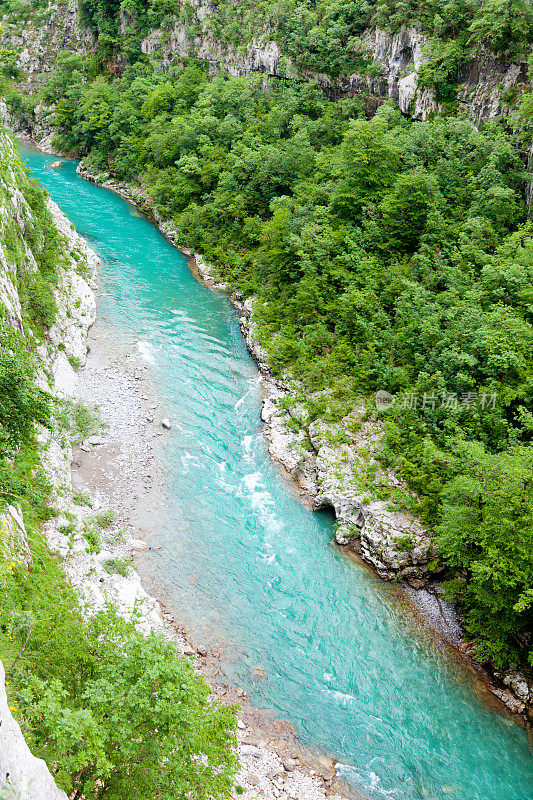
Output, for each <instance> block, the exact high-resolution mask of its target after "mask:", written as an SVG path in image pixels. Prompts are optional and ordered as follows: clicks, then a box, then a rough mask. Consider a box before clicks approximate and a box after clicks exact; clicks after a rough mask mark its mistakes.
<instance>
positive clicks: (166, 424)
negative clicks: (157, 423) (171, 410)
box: [161, 417, 172, 431]
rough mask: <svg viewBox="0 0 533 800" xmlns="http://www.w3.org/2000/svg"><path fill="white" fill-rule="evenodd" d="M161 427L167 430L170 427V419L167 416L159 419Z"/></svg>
mask: <svg viewBox="0 0 533 800" xmlns="http://www.w3.org/2000/svg"><path fill="white" fill-rule="evenodd" d="M161 427H162V428H165V430H167V431H169V430H170V429H171V427H172V425H171V424H170V420H169V419H168V418H167V417H164V418H163V419H162V420H161Z"/></svg>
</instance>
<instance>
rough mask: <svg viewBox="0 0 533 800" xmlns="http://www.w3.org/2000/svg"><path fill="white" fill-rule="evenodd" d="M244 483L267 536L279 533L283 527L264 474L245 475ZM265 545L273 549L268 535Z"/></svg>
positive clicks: (252, 473)
mask: <svg viewBox="0 0 533 800" xmlns="http://www.w3.org/2000/svg"><path fill="white" fill-rule="evenodd" d="M252 438H253V437H252ZM242 483H243V484H244V486H245V488H246V490H247V492H248V496H249V498H250V502H251V505H252V508H253V510H254V511H257V512H258V518H259V522H260V523H261V525H262V527H263V529H264V530H265V532H266V534H269V533H270V534H274V533H279V531H280V530H281V529H282V527H283V525H282V523H281V520H280V519H278V517H277V515H276V513H275V511H274V507H275V503H274V498H273V497H272V495H271V494H270V492H268V491H267V490H266V489H265V485H264V483H263V475H262V473H261V472H251V473H250V474H249V475H244V476H243V478H242ZM264 544H265V546H266V547H272V543H271V542H270V538H269V536H268V535H266V536H265V538H264Z"/></svg>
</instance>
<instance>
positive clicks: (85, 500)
mask: <svg viewBox="0 0 533 800" xmlns="http://www.w3.org/2000/svg"><path fill="white" fill-rule="evenodd" d="M72 502H73V503H75V504H76V505H77V506H89V507H91V506H92V501H91V498H90V497H89V495H88V494H84V492H73V494H72Z"/></svg>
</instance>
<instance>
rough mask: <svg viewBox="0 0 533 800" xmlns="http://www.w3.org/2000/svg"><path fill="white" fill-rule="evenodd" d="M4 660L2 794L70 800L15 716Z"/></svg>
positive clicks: (0, 677) (0, 681) (0, 687)
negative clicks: (29, 741)
mask: <svg viewBox="0 0 533 800" xmlns="http://www.w3.org/2000/svg"><path fill="white" fill-rule="evenodd" d="M4 680H5V673H4V667H3V665H2V662H0V797H2V798H5V799H6V800H11V798H13V800H67V795H66V794H65V792H62V791H61V790H60V789H58V787H57V786H56V784H55V782H54V779H53V777H52V776H51V774H50V772H49V770H48V767H47V766H46V764H45V762H44V761H43V760H42V759H41V758H36V757H35V756H34V755H33V754H32V752H31V750H30V748H29V747H28V745H27V744H26V740H25V739H24V736H23V735H22V731H21V729H20V725H19V724H18V722H17V721H16V720H15V719H14V718H13V715H12V713H11V708H10V706H9V703H8V699H7V695H6V687H5V682H4Z"/></svg>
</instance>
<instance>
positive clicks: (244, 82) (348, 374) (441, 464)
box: [3, 0, 533, 667]
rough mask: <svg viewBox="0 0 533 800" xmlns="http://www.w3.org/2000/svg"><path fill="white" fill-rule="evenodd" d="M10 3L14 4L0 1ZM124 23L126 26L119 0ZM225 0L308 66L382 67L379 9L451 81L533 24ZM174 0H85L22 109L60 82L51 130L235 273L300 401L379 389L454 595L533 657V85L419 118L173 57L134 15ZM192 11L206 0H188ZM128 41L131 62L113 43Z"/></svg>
mask: <svg viewBox="0 0 533 800" xmlns="http://www.w3.org/2000/svg"><path fill="white" fill-rule="evenodd" d="M3 5H7V4H6V3H4V4H3ZM120 11H122V12H126V13H127V14H128V15H129V17H128V19H129V22H130V24H129V27H128V26H127V27H126V28H125V30H124V29H123V30H122V31H121V32H119V25H118V20H119V12H120ZM234 11H235V7H234V4H232V3H229V2H227V1H226V2H221V3H219V4H217V5H216V7H215V11H214V13H213V15H212V17H211V18H210V19H209V20H208V21H206V24H208V25H209V26H210V27H211V30H212V31H213V33H214V35H215V36H216V38H217V39H219V40H220V41H226V42H228V43H230V44H232V45H233V46H235V47H241V46H244V45H245V44H246V43H247V42H248V41H250V40H251V38H252V35H253V31H254V26H255V27H256V26H258V25H261V24H263V22H264V24H265V25H271V26H273V27H274V29H275V36H276V38H277V40H278V42H280V43H281V45H282V46H283V52H284V53H286V54H287V56H289V57H290V59H291V60H292V62H293V63H294V64H296V65H297V66H298V68H299V69H301V70H309V71H311V72H316V71H323V72H326V73H328V74H329V75H331V76H339V75H342V74H346V73H347V72H349V71H351V70H354V69H356V68H357V69H359V70H361V71H363V72H364V71H365V70H367V71H370V72H371V71H372V69H373V68H374V66H373V64H372V63H370V62H368V59H367V56H366V55H365V51H364V48H361V47H360V46H359V44H360V37H361V34H362V33H363V32H364V30H365V29H366V28H367V27H368V25H369V24H370V23H372V24H381V25H383V26H385V27H386V28H388V29H390V30H397V29H399V27H400V26H401V25H403V24H413V23H416V24H417V25H418V27H419V28H420V29H421V30H422V31H424V32H425V33H426V34H427V35H428V36H429V37H430V39H429V42H430V45H429V51H428V52H429V58H428V61H427V63H426V65H425V66H424V68H423V69H422V70H421V75H420V83H419V85H421V86H427V87H431V88H433V89H434V90H435V92H436V96H437V98H438V99H441V100H443V101H445V102H450V101H453V99H454V97H455V92H456V88H457V83H458V76H459V74H460V70H461V67H462V64H463V62H464V59H465V58H466V54H467V53H468V52H469V51H470V50H471V49H472V48H475V47H477V46H480V45H482V46H483V47H485V49H486V50H488V51H490V52H491V53H492V54H493V55H494V56H496V57H499V58H503V59H507V60H510V59H512V58H513V57H516V56H517V54H518V53H523V52H524V48H525V47H526V45H527V43H528V42H530V41H531V36H532V32H533V7H532V6H531V4H530V3H528V2H526V0H487V1H486V2H484V3H478V2H474V1H473V0H456V2H450V3H441V2H439V3H437V2H435V0H427V2H424V1H423V0H418V1H417V0H412V1H411V0H409V1H408V2H399V1H398V0H381V1H380V2H370V1H369V2H365V1H364V0H355V1H354V2H347V3H341V2H328V3H320V4H318V3H315V2H313V1H312V0H309V1H308V2H305V3H302V2H295V0H279V1H278V2H275V3H273V4H266V3H259V4H255V3H254V4H251V3H250V4H249V5H248V4H247V3H241V4H239V12H240V14H241V13H242V18H241V17H239V20H238V22H237V21H236V16H235V13H234ZM174 13H175V11H174V9H173V4H170V3H168V2H165V0H159V1H158V2H156V0H150V2H143V1H142V0H123V2H122V3H121V4H119V3H118V2H116V1H115V0H97V1H96V2H94V0H84V1H83V3H82V17H83V20H84V21H85V24H86V25H87V26H89V27H90V28H91V29H92V31H93V32H94V33H95V35H97V37H98V42H99V46H98V48H97V49H96V51H95V53H93V54H91V55H89V56H87V55H82V54H79V53H72V52H63V53H61V54H60V56H59V58H58V59H57V63H56V65H55V68H54V69H53V71H52V72H51V73H50V75H49V76H48V78H47V81H46V82H45V84H44V85H43V86H42V88H41V89H40V94H39V97H38V98H36V97H33V98H26V97H23V96H21V95H20V93H19V92H17V90H12V89H8V91H7V102H8V105H9V106H10V107H11V109H12V110H16V111H18V112H19V113H22V114H28V115H31V113H32V107H33V106H34V105H35V103H36V102H37V101H38V100H42V101H44V102H45V103H47V104H49V105H52V106H54V108H55V112H54V120H53V124H54V127H55V131H56V137H55V142H56V144H57V146H58V147H59V148H60V149H62V150H64V151H67V152H75V153H78V154H80V155H82V156H84V157H85V163H86V164H87V165H88V166H89V167H90V169H92V171H93V172H95V173H111V174H112V175H113V176H114V177H116V178H118V179H120V180H123V181H129V182H132V183H136V184H141V185H142V186H143V187H144V189H145V190H146V191H147V192H148V194H149V196H150V197H151V198H152V201H153V204H154V207H155V208H156V209H157V211H158V212H159V213H160V214H161V215H162V216H163V217H165V218H167V219H171V220H173V222H174V223H175V225H176V228H177V230H178V232H179V235H180V237H181V239H182V241H183V243H184V244H187V245H188V246H190V247H192V248H194V249H196V250H197V251H199V252H201V253H202V254H203V255H204V256H205V258H206V260H207V261H209V262H210V263H212V264H213V265H214V267H215V268H216V270H217V272H218V274H219V276H220V277H221V278H223V279H224V280H226V281H228V282H229V284H230V285H231V287H232V288H233V289H235V290H237V291H239V292H240V293H241V294H242V295H243V296H249V295H256V296H257V298H258V301H259V302H258V303H257V309H258V314H259V316H258V322H259V326H260V335H261V341H262V344H263V345H264V346H265V347H266V348H267V350H268V353H269V356H270V360H271V364H272V368H273V371H274V373H275V374H277V375H281V374H290V375H291V376H292V377H293V378H295V379H297V380H298V381H299V385H300V387H301V399H304V400H305V402H306V403H307V406H308V411H309V415H310V419H316V418H318V417H322V418H326V419H342V418H343V417H344V416H345V415H346V414H348V413H349V412H350V411H351V410H352V409H353V408H354V406H355V405H356V404H357V403H360V401H361V398H366V401H367V402H368V403H369V407H370V405H371V398H372V397H373V395H374V393H375V392H377V391H385V392H388V393H389V394H390V395H391V396H392V397H393V398H394V402H393V404H392V405H391V406H390V407H389V408H387V409H383V410H380V411H379V418H380V423H381V426H382V430H383V449H382V453H381V459H382V461H383V464H384V465H386V466H387V467H393V468H394V470H396V471H397V473H398V474H399V475H401V476H402V478H403V479H405V481H406V482H407V483H408V485H409V486H410V487H411V489H412V490H413V495H412V497H411V499H410V510H411V511H413V512H414V513H416V514H417V515H418V516H419V517H420V518H421V520H422V521H423V522H424V524H426V525H428V526H430V527H431V528H432V529H433V530H434V531H435V533H436V537H437V542H438V546H439V551H440V556H439V559H440V564H441V565H443V566H444V567H445V568H446V579H447V580H446V583H447V588H448V591H449V595H450V596H452V597H455V598H457V599H458V600H459V601H460V603H461V605H462V607H463V608H464V614H465V625H466V629H467V631H468V633H469V634H470V636H471V637H472V638H473V640H474V642H475V643H476V648H477V653H478V655H479V657H480V658H481V659H483V660H487V661H491V662H493V663H494V664H495V665H496V666H498V667H503V666H507V665H510V664H518V663H523V662H524V661H525V660H526V659H528V658H529V661H530V663H531V664H532V665H533V649H532V644H533V643H532V640H531V630H532V629H533V591H532V589H531V586H532V585H533V558H532V552H533V547H532V545H533V363H532V360H533V356H532V344H533V326H532V322H533V235H532V225H531V221H530V219H529V216H528V209H527V205H526V201H525V198H526V190H527V186H528V180H530V178H528V175H527V171H526V161H527V159H526V153H527V148H528V146H529V143H530V140H531V131H532V128H533V111H532V109H533V103H532V100H531V95H530V94H524V95H523V96H522V97H521V98H517V104H516V110H515V112H514V113H513V114H512V115H511V116H510V117H508V118H506V119H495V120H493V121H491V122H487V123H484V124H476V123H475V122H474V121H473V120H472V119H470V118H469V115H468V109H467V108H462V107H461V108H459V106H457V105H453V104H452V106H451V107H450V108H449V111H448V112H447V113H446V114H443V115H441V116H438V115H435V116H433V117H432V118H430V119H428V120H426V121H412V120H410V119H408V118H407V117H405V116H404V115H402V114H401V113H400V111H399V110H398V109H397V108H396V107H394V106H393V105H392V104H388V103H385V104H383V105H382V106H381V107H380V108H379V110H378V111H377V113H376V114H375V115H374V116H373V117H372V118H368V117H367V116H366V115H365V112H364V101H363V99H362V98H357V97H355V98H343V99H340V100H337V101H333V100H330V99H328V98H327V97H326V96H325V95H324V93H323V92H322V91H321V89H320V88H319V86H318V85H317V84H316V83H315V82H314V81H313V80H309V81H307V82H303V81H301V80H296V79H292V78H290V77H286V78H279V79H277V78H272V79H270V80H269V81H265V80H264V78H263V77H262V76H261V75H257V76H252V77H242V78H235V77H230V76H229V75H228V74H225V73H223V72H219V73H218V74H217V75H216V76H214V77H213V76H210V75H209V72H208V68H207V65H205V64H203V63H202V62H201V61H198V60H195V59H193V58H191V59H185V60H184V61H183V63H182V64H180V65H179V66H177V65H176V66H172V67H170V68H169V69H167V70H162V69H161V65H160V64H159V62H158V61H157V58H156V59H153V60H150V59H149V58H148V57H146V56H144V55H143V54H142V53H141V51H140V46H139V44H140V38H141V36H142V35H143V33H145V32H146V31H147V30H149V29H150V28H151V27H153V26H154V25H161V26H162V28H163V30H165V25H166V24H167V22H168V20H169V19H171V18H172V16H173V15H174ZM179 13H180V14H182V15H183V18H184V19H186V20H187V19H188V20H189V21H190V24H191V26H192V28H191V31H192V34H193V35H194V33H195V28H194V26H195V25H197V21H196V22H195V21H194V19H195V18H193V15H192V12H191V9H190V8H189V7H188V5H187V4H184V5H183V6H181V8H180V11H179ZM112 56H115V57H116V56H122V57H124V60H125V68H124V69H123V70H119V71H117V70H113V71H112V73H113V74H111V73H110V71H109V69H108V67H109V59H110V58H111V57H112Z"/></svg>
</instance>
